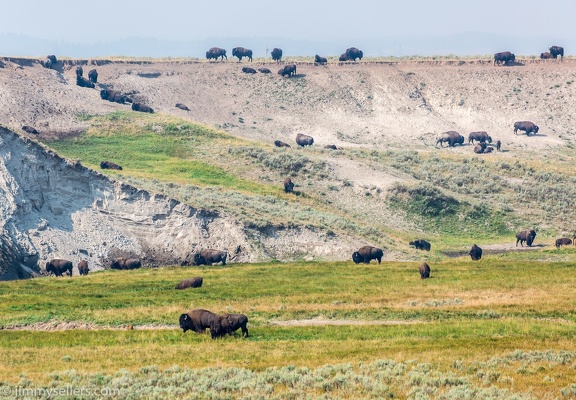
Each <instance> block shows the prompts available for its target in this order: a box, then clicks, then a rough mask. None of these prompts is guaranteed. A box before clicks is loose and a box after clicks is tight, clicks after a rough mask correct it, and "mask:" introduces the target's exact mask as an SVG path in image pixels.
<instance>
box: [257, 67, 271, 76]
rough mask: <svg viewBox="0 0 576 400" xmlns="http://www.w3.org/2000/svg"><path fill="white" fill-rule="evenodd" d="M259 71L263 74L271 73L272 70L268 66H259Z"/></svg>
mask: <svg viewBox="0 0 576 400" xmlns="http://www.w3.org/2000/svg"><path fill="white" fill-rule="evenodd" d="M258 71H259V72H260V73H262V74H270V73H271V72H272V71H270V70H269V69H268V68H265V67H262V68H258Z"/></svg>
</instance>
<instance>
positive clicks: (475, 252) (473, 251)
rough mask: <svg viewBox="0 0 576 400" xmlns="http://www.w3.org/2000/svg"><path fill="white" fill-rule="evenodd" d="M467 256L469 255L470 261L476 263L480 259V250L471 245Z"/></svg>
mask: <svg viewBox="0 0 576 400" xmlns="http://www.w3.org/2000/svg"><path fill="white" fill-rule="evenodd" d="M468 254H470V258H471V259H472V261H478V260H480V259H481V258H482V249H481V248H480V247H478V246H476V244H473V245H472V247H471V248H470V253H468Z"/></svg>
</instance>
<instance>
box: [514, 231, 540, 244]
mask: <svg viewBox="0 0 576 400" xmlns="http://www.w3.org/2000/svg"><path fill="white" fill-rule="evenodd" d="M535 237H536V232H535V231H534V229H530V230H529V231H522V232H518V233H517V234H516V246H518V242H520V246H522V247H524V242H526V245H527V246H532V243H533V242H534V238H535Z"/></svg>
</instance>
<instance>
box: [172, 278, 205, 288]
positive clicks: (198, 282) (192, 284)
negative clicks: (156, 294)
mask: <svg viewBox="0 0 576 400" xmlns="http://www.w3.org/2000/svg"><path fill="white" fill-rule="evenodd" d="M202 282H203V279H202V277H201V276H196V277H194V278H190V279H184V280H181V281H180V283H178V284H177V285H176V287H175V288H174V289H178V290H182V289H188V288H199V287H201V286H202Z"/></svg>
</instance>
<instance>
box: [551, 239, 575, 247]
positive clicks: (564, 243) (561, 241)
mask: <svg viewBox="0 0 576 400" xmlns="http://www.w3.org/2000/svg"><path fill="white" fill-rule="evenodd" d="M571 244H572V239H570V238H560V239H556V243H555V246H556V248H557V249H559V248H560V246H569V245H571Z"/></svg>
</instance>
